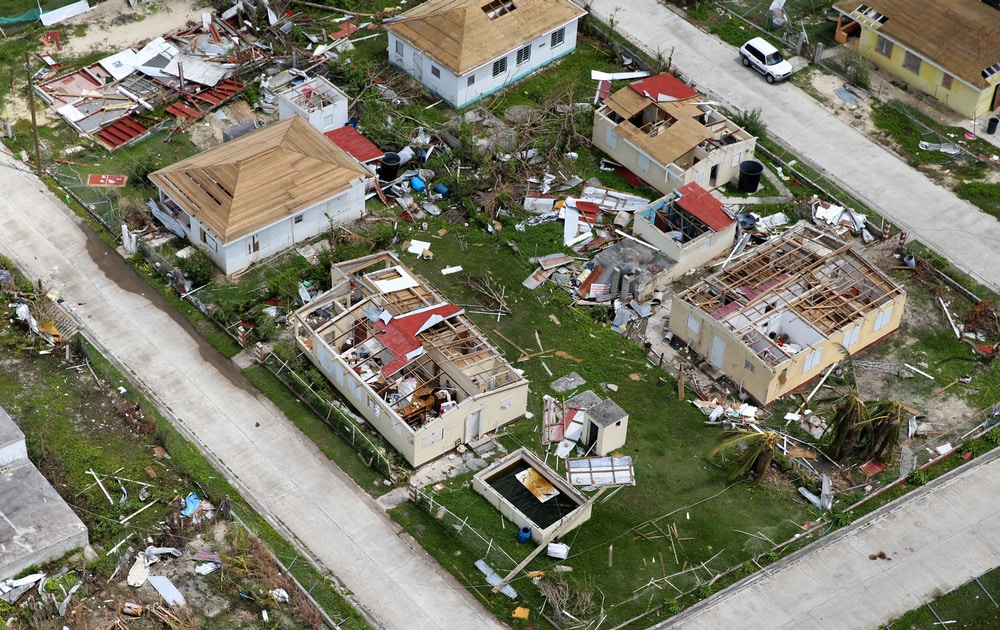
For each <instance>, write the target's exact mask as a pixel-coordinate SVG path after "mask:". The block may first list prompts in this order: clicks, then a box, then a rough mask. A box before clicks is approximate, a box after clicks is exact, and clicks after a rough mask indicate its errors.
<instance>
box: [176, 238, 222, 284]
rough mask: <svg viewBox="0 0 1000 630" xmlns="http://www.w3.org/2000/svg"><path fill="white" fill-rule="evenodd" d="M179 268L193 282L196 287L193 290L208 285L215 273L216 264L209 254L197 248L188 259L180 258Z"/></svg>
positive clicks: (178, 261)
mask: <svg viewBox="0 0 1000 630" xmlns="http://www.w3.org/2000/svg"><path fill="white" fill-rule="evenodd" d="M177 266H178V267H180V268H181V271H183V272H184V275H186V276H187V277H188V279H189V280H191V284H192V285H194V286H193V287H192V288H197V287H200V286H204V285H206V284H208V283H209V282H210V281H211V280H212V274H213V273H214V272H215V263H214V262H212V258H211V257H210V256H209V255H208V252H206V251H205V250H203V249H201V248H200V247H196V248H195V249H194V251H193V252H191V254H190V255H189V256H188V257H186V258H179V259H178V260H177Z"/></svg>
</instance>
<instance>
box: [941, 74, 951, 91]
mask: <svg viewBox="0 0 1000 630" xmlns="http://www.w3.org/2000/svg"><path fill="white" fill-rule="evenodd" d="M953 80H954V77H952V76H951V75H950V74H948V73H947V72H945V73H944V76H943V77H941V87H943V88H944V89H946V90H950V89H951V84H952V82H953Z"/></svg>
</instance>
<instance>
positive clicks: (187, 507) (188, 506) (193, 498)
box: [181, 492, 201, 516]
mask: <svg viewBox="0 0 1000 630" xmlns="http://www.w3.org/2000/svg"><path fill="white" fill-rule="evenodd" d="M199 505H201V499H199V498H198V495H197V494H195V493H194V492H192V493H191V494H189V495H187V498H186V499H184V509H183V510H181V516H191V515H192V514H194V511H195V510H197V509H198V506H199Z"/></svg>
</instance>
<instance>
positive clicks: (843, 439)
mask: <svg viewBox="0 0 1000 630" xmlns="http://www.w3.org/2000/svg"><path fill="white" fill-rule="evenodd" d="M903 412H904V409H903V404H902V403H900V402H898V401H895V400H878V401H874V402H868V403H866V402H865V401H863V400H861V397H860V395H859V393H858V389H857V387H853V388H851V390H850V391H849V392H848V393H847V395H846V396H840V397H839V398H837V402H836V403H835V404H834V410H833V416H832V417H831V418H830V422H829V427H830V431H831V435H830V456H831V457H833V458H834V459H843V458H845V457H849V456H852V455H856V456H857V457H858V458H859V459H862V460H865V461H868V460H872V459H879V458H881V457H882V456H883V455H885V454H886V453H888V454H889V455H892V452H893V450H894V449H895V448H896V444H897V443H898V442H899V425H900V423H901V422H902V419H903Z"/></svg>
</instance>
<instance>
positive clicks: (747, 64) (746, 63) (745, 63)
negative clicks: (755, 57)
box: [740, 55, 750, 68]
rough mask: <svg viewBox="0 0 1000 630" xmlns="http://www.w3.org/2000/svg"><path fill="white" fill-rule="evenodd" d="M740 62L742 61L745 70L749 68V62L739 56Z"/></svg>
mask: <svg viewBox="0 0 1000 630" xmlns="http://www.w3.org/2000/svg"><path fill="white" fill-rule="evenodd" d="M740 61H742V62H743V65H744V66H746V67H747V68H749V67H750V60H749V59H747V58H746V57H744V56H742V55H740Z"/></svg>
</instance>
